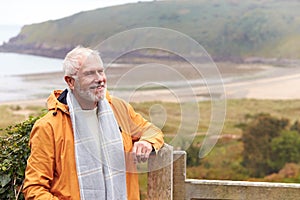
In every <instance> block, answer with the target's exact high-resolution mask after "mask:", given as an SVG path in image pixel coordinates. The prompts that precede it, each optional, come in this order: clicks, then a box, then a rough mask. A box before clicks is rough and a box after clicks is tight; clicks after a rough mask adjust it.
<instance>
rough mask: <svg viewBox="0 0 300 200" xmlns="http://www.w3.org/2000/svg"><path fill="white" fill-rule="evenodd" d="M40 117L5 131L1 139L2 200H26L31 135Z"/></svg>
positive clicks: (0, 173)
mask: <svg viewBox="0 0 300 200" xmlns="http://www.w3.org/2000/svg"><path fill="white" fill-rule="evenodd" d="M39 118H40V117H30V118H29V119H28V120H26V121H24V122H22V123H20V124H17V125H15V126H10V127H8V128H6V129H5V132H4V135H2V136H1V137H0V148H1V149H0V151H1V155H0V186H1V188H0V199H24V197H23V194H22V188H23V180H24V175H25V168H26V162H27V158H28V156H29V153H30V148H29V135H30V132H31V129H32V126H33V124H34V123H35V121H36V120H37V119H39Z"/></svg>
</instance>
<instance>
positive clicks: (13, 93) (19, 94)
mask: <svg viewBox="0 0 300 200" xmlns="http://www.w3.org/2000/svg"><path fill="white" fill-rule="evenodd" d="M0 63H1V65H0V103H1V102H11V101H20V100H30V99H37V98H46V97H47V96H48V95H49V93H50V92H51V91H52V90H53V89H63V87H65V83H64V81H63V78H62V77H58V76H57V75H55V74H56V72H62V60H61V59H53V58H46V57H40V56H32V55H23V54H15V53H0ZM50 74H53V76H52V75H51V76H49V75H50Z"/></svg>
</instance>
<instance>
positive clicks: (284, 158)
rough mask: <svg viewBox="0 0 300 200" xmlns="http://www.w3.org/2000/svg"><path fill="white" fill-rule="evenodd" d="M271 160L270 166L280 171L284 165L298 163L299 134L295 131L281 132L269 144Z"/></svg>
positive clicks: (299, 151)
mask: <svg viewBox="0 0 300 200" xmlns="http://www.w3.org/2000/svg"><path fill="white" fill-rule="evenodd" d="M271 148H272V150H271V151H272V159H271V161H270V165H271V166H272V168H273V169H274V170H280V169H281V168H282V167H283V166H284V165H285V164H286V163H298V162H299V161H300V134H299V132H297V131H283V132H281V134H280V136H279V137H276V138H273V140H272V142H271Z"/></svg>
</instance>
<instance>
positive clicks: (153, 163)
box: [147, 144, 173, 200]
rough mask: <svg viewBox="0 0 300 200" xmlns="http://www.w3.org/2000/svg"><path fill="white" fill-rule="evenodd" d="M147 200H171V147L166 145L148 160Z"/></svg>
mask: <svg viewBox="0 0 300 200" xmlns="http://www.w3.org/2000/svg"><path fill="white" fill-rule="evenodd" d="M148 170H149V171H148V192H147V193H148V198H147V199H148V200H172V195H173V147H172V146H170V145H167V144H164V146H163V147H162V148H161V149H160V150H159V152H158V153H157V155H155V154H154V155H153V154H152V155H151V156H150V158H149V160H148Z"/></svg>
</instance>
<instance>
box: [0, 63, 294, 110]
mask: <svg viewBox="0 0 300 200" xmlns="http://www.w3.org/2000/svg"><path fill="white" fill-rule="evenodd" d="M217 65H218V64H217ZM218 67H219V68H218V69H219V71H220V75H221V79H220V80H218V81H216V82H215V83H211V84H203V83H201V84H194V85H192V86H190V85H188V84H187V85H188V86H189V87H190V88H187V87H185V84H182V85H183V86H181V87H170V88H167V87H165V88H153V89H145V90H139V89H135V88H134V87H133V88H130V87H129V89H128V88H127V89H123V90H122V89H120V90H118V89H116V88H114V87H116V82H117V81H118V79H121V77H122V76H124V74H126V72H128V71H130V67H128V69H127V70H125V71H124V68H122V66H120V68H119V69H118V68H114V69H112V70H110V71H108V72H107V77H108V87H109V88H114V89H115V90H113V91H110V92H111V93H112V94H113V95H115V96H119V97H121V98H124V99H126V100H128V101H131V102H142V101H166V102H181V101H195V100H196V101H201V100H210V99H218V98H221V99H243V98H251V99H299V98H300V87H298V86H299V85H300V67H275V66H270V65H263V64H234V65H231V64H223V65H221V64H220V65H218ZM135 75H136V74H135ZM18 77H19V78H22V81H24V82H25V83H26V84H27V87H30V88H31V89H30V91H35V92H36V93H35V94H34V95H33V96H28V98H27V99H26V98H23V99H14V100H9V101H2V102H0V105H9V104H14V105H15V104H18V105H24V106H25V105H39V106H45V105H46V99H47V97H48V95H49V94H50V92H51V91H52V90H53V89H65V88H66V84H65V83H64V81H63V73H62V72H52V73H43V74H27V75H20V76H18ZM133 79H134V77H133ZM148 79H149V80H151V77H148ZM109 80H114V81H112V82H110V81H109ZM145 80H146V79H145ZM174 82H176V81H174ZM190 91H192V92H190ZM19 92H24V93H25V92H28V91H19ZM25 96H26V95H25Z"/></svg>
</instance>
